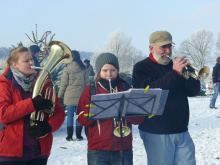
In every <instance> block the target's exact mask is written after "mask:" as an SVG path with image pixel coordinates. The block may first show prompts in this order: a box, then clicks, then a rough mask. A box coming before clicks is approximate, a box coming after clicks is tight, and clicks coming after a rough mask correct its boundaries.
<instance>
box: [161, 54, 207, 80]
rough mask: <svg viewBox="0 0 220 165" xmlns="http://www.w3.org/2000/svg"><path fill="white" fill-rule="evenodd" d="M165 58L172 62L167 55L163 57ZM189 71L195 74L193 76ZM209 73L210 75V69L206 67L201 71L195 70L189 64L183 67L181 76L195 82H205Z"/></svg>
mask: <svg viewBox="0 0 220 165" xmlns="http://www.w3.org/2000/svg"><path fill="white" fill-rule="evenodd" d="M165 56H166V57H168V58H170V59H171V60H173V58H172V57H170V56H169V55H165ZM189 70H194V71H196V72H197V74H195V73H193V72H191V71H189ZM209 73H210V69H209V67H207V66H203V67H202V68H201V69H197V68H196V67H194V66H192V65H191V64H190V65H187V66H186V67H185V69H184V70H183V72H182V74H181V75H182V76H183V77H184V78H185V79H189V77H190V76H191V77H192V78H194V79H196V80H198V79H199V80H205V79H206V78H207V77H208V76H209Z"/></svg>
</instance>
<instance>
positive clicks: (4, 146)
mask: <svg viewBox="0 0 220 165" xmlns="http://www.w3.org/2000/svg"><path fill="white" fill-rule="evenodd" d="M33 65H34V62H33V59H32V56H31V53H30V51H29V49H28V48H26V47H20V48H15V49H12V50H11V51H10V53H9V57H8V59H7V60H6V62H5V71H4V73H3V74H2V75H1V77H0V165H46V164H47V160H48V157H49V155H50V150H51V146H52V132H54V131H56V130H57V129H59V128H60V126H61V125H62V123H63V121H64V117H65V112H64V110H63V109H62V107H61V105H60V102H59V99H57V100H56V106H55V112H54V114H53V115H52V116H51V117H50V118H49V117H48V114H45V121H38V122H37V125H35V126H30V114H31V113H32V112H34V111H38V110H42V109H50V108H51V107H52V101H51V100H47V99H43V98H42V97H41V96H40V95H38V96H36V97H35V98H33V99H32V91H33V87H34V84H35V80H36V76H35V71H34V70H33V69H32V68H31V66H33Z"/></svg>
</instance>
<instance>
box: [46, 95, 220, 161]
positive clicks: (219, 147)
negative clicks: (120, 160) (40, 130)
mask: <svg viewBox="0 0 220 165" xmlns="http://www.w3.org/2000/svg"><path fill="white" fill-rule="evenodd" d="M188 99H189V106H190V122H189V132H190V135H191V137H192V139H193V141H194V143H195V147H196V162H197V165H220V102H219V100H217V102H216V106H217V107H218V108H219V109H210V108H209V101H210V97H190V98H188ZM132 131H133V154H134V158H133V162H134V165H144V164H147V157H146V152H145V149H144V146H143V142H142V140H141V138H140V136H139V131H138V128H137V126H133V130H132ZM53 135H54V141H53V147H52V150H51V155H50V157H49V159H48V165H86V164H87V155H86V153H87V140H86V139H84V140H83V141H76V140H75V139H76V137H75V135H74V136H73V138H74V141H72V142H68V141H66V139H65V138H66V121H65V122H64V123H63V125H62V126H61V128H60V129H59V130H58V131H56V132H55V133H54V134H53ZM83 137H85V135H84V131H83ZM62 147H64V148H62Z"/></svg>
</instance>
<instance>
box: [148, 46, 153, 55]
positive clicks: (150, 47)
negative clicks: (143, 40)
mask: <svg viewBox="0 0 220 165" xmlns="http://www.w3.org/2000/svg"><path fill="white" fill-rule="evenodd" d="M149 50H150V52H151V53H152V54H153V52H154V47H153V46H152V45H150V46H149Z"/></svg>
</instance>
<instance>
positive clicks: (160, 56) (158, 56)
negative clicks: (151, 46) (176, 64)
mask: <svg viewBox="0 0 220 165" xmlns="http://www.w3.org/2000/svg"><path fill="white" fill-rule="evenodd" d="M163 56H170V57H171V54H157V53H156V51H154V54H153V57H154V59H155V60H156V61H157V62H158V63H159V64H161V65H167V64H169V62H170V60H171V59H170V58H169V57H166V59H163Z"/></svg>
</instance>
